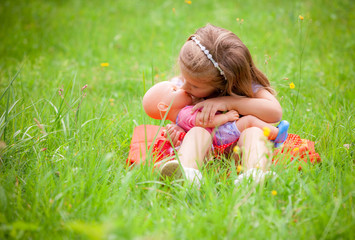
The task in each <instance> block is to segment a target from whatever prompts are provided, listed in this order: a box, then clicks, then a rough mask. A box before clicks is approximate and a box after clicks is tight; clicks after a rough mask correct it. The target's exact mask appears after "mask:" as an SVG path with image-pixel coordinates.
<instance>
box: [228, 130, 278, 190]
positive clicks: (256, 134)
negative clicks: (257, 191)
mask: <svg viewBox="0 0 355 240" xmlns="http://www.w3.org/2000/svg"><path fill="white" fill-rule="evenodd" d="M266 142H267V140H266V137H265V136H264V134H263V131H262V130H261V129H260V128H257V127H251V128H247V129H245V130H244V131H243V132H242V134H241V135H240V138H239V141H238V146H239V147H240V148H241V149H242V161H243V166H244V168H245V171H244V173H243V174H240V175H239V176H238V177H237V179H236V180H235V181H234V184H236V185H239V184H240V183H241V182H242V181H244V180H248V179H249V178H253V179H254V181H255V182H260V181H262V180H263V179H264V177H265V175H266V174H268V175H275V173H274V172H271V171H267V169H268V168H269V165H270V162H269V159H268V157H267V155H268V148H267V146H266Z"/></svg>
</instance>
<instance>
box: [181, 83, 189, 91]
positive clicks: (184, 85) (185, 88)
mask: <svg viewBox="0 0 355 240" xmlns="http://www.w3.org/2000/svg"><path fill="white" fill-rule="evenodd" d="M181 88H182V89H183V90H185V91H186V92H188V91H189V87H188V86H187V84H186V82H185V83H184V84H183V85H182V87H181Z"/></svg>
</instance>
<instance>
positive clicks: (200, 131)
mask: <svg viewBox="0 0 355 240" xmlns="http://www.w3.org/2000/svg"><path fill="white" fill-rule="evenodd" d="M187 134H188V135H195V134H199V135H206V134H208V135H210V133H209V131H207V130H206V129H204V128H202V127H193V128H191V129H190V130H189V131H188V132H187Z"/></svg>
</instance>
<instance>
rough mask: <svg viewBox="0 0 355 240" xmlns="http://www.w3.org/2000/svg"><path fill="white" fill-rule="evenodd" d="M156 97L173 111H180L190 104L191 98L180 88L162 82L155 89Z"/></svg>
mask: <svg viewBox="0 0 355 240" xmlns="http://www.w3.org/2000/svg"><path fill="white" fill-rule="evenodd" d="M156 94H157V96H160V97H161V101H160V102H163V103H165V104H166V105H168V106H170V104H171V108H174V109H180V108H181V109H182V108H183V107H185V106H187V105H191V104H192V98H191V96H190V95H189V94H188V93H187V92H186V91H185V90H184V89H182V88H179V87H177V86H176V85H175V84H173V83H171V82H162V83H161V84H160V86H158V87H156Z"/></svg>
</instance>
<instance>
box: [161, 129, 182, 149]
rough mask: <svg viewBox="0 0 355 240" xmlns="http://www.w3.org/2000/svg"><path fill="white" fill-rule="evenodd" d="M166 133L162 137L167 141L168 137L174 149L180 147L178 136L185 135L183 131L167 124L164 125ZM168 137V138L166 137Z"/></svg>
mask: <svg viewBox="0 0 355 240" xmlns="http://www.w3.org/2000/svg"><path fill="white" fill-rule="evenodd" d="M165 128H166V131H165V134H164V137H166V138H167V139H169V137H170V138H171V141H172V142H173V145H174V146H175V147H177V146H180V145H181V140H182V139H180V135H181V134H182V133H185V131H184V130H183V129H182V128H181V127H179V126H177V125H176V124H168V125H166V127H165ZM168 135H169V137H168Z"/></svg>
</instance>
